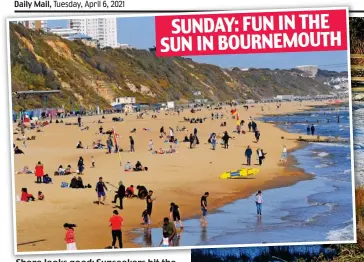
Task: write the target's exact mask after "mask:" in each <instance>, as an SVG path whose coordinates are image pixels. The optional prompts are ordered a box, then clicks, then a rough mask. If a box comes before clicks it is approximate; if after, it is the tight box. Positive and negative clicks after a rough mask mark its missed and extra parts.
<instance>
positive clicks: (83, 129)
mask: <svg viewBox="0 0 364 262" xmlns="http://www.w3.org/2000/svg"><path fill="white" fill-rule="evenodd" d="M89 129H90V128H89V127H88V126H85V127H83V128H81V131H87V130H89Z"/></svg>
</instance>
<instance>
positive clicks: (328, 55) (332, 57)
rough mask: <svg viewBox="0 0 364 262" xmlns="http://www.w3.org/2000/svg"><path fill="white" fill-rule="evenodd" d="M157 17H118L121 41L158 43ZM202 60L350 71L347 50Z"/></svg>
mask: <svg viewBox="0 0 364 262" xmlns="http://www.w3.org/2000/svg"><path fill="white" fill-rule="evenodd" d="M56 26H61V27H67V20H49V21H48V27H49V28H52V27H56ZM154 28H155V27H154V17H153V16H150V17H124V18H118V19H117V31H118V42H119V43H120V44H129V45H131V46H133V47H135V48H139V49H147V48H150V47H153V46H155V32H154ZM190 58H192V59H193V60H194V61H196V62H200V63H208V64H215V65H218V66H220V67H223V68H229V67H240V68H252V67H254V68H270V69H276V68H279V69H290V68H294V67H296V66H298V65H317V66H319V68H320V69H324V70H332V71H347V70H348V68H347V51H332V52H298V53H271V54H244V55H213V56H211V55H209V56H191V57H190Z"/></svg>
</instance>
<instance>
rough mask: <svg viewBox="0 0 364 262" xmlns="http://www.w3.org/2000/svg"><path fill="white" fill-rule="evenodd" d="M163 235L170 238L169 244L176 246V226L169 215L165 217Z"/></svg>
mask: <svg viewBox="0 0 364 262" xmlns="http://www.w3.org/2000/svg"><path fill="white" fill-rule="evenodd" d="M162 232H163V236H166V237H167V238H168V242H169V243H168V244H169V245H171V246H175V242H176V241H175V240H176V236H177V230H176V226H175V224H174V223H173V222H171V221H169V218H168V217H165V218H164V219H163V230H162Z"/></svg>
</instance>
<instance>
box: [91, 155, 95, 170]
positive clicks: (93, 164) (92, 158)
mask: <svg viewBox="0 0 364 262" xmlns="http://www.w3.org/2000/svg"><path fill="white" fill-rule="evenodd" d="M91 163H92V168H95V158H94V157H93V156H92V157H91Z"/></svg>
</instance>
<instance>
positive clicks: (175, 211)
mask: <svg viewBox="0 0 364 262" xmlns="http://www.w3.org/2000/svg"><path fill="white" fill-rule="evenodd" d="M169 216H170V218H171V219H173V222H174V225H175V226H177V221H178V223H179V226H180V227H181V229H183V224H182V220H181V213H180V211H179V207H178V206H177V205H176V204H175V203H173V202H172V203H171V207H170V208H169Z"/></svg>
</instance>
